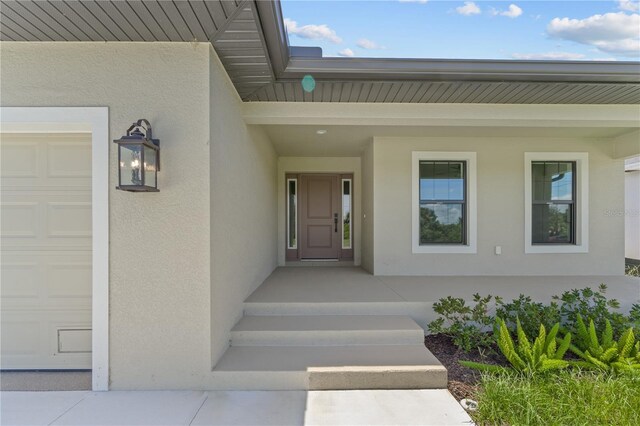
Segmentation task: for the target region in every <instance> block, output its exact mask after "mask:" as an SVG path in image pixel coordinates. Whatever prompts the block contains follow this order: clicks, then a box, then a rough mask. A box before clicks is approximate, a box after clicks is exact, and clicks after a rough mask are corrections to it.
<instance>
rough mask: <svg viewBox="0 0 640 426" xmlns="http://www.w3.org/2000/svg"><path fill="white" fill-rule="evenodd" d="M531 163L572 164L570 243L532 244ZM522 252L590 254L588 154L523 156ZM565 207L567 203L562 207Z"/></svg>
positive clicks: (558, 153) (548, 153)
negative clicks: (523, 215)
mask: <svg viewBox="0 0 640 426" xmlns="http://www.w3.org/2000/svg"><path fill="white" fill-rule="evenodd" d="M534 162H572V163H574V164H575V166H574V167H575V176H573V182H572V185H573V191H574V192H573V212H572V216H573V222H574V223H573V235H572V242H569V243H534V242H533V204H534V200H533V188H532V184H533V176H532V166H533V163H534ZM524 202H525V206H524V209H525V220H524V242H525V247H524V251H525V253H526V254H535V253H588V252H589V154H588V153H586V152H525V154H524ZM565 204H566V203H565Z"/></svg>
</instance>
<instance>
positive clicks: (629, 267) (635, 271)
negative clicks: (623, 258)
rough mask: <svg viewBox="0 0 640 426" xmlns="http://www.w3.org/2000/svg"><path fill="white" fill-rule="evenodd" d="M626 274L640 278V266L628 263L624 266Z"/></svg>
mask: <svg viewBox="0 0 640 426" xmlns="http://www.w3.org/2000/svg"><path fill="white" fill-rule="evenodd" d="M624 274H625V275H629V276H631V277H640V265H634V264H631V263H627V264H625V265H624Z"/></svg>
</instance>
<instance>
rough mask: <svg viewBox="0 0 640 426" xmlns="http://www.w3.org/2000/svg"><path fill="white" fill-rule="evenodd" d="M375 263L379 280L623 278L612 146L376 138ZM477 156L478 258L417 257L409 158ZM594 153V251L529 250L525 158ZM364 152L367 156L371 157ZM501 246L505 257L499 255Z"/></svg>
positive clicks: (618, 164) (617, 166) (620, 202)
mask: <svg viewBox="0 0 640 426" xmlns="http://www.w3.org/2000/svg"><path fill="white" fill-rule="evenodd" d="M373 150H374V161H373V162H374V164H373V170H374V182H373V187H374V210H375V218H374V232H375V241H374V263H375V273H376V275H420V274H424V275H589V274H595V275H607V274H608V275H620V274H623V272H624V271H623V263H624V242H623V241H624V240H623V239H624V221H623V218H622V217H615V216H613V215H607V214H606V211H607V210H609V209H624V194H623V191H624V173H623V163H622V161H621V160H614V159H612V158H611V156H612V147H611V144H610V143H608V142H607V141H598V140H592V139H549V138H545V139H539V138H493V139H491V138H375V140H374V146H373ZM413 151H472V152H477V171H478V177H477V194H478V211H477V218H478V227H477V229H478V249H477V254H413V253H412V247H411V232H412V231H411V205H412V203H411V153H412V152H413ZM529 151H546V152H548V151H560V152H588V153H589V170H590V175H589V184H590V186H589V197H590V205H589V216H590V221H589V222H590V223H589V225H590V226H589V240H590V244H589V253H584V254H525V253H524V232H525V230H524V153H525V152H529ZM365 155H366V153H365ZM495 246H501V247H502V255H496V254H494V251H495Z"/></svg>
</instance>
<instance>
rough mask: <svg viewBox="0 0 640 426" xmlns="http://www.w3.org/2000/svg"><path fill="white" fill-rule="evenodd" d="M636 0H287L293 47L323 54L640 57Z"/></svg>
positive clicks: (285, 11) (284, 2)
mask: <svg viewBox="0 0 640 426" xmlns="http://www.w3.org/2000/svg"><path fill="white" fill-rule="evenodd" d="M638 6H639V3H638V1H637V0H615V1H613V0H610V1H584V0H570V1H517V0H515V1H514V0H512V1H474V2H471V1H451V0H447V1H442V0H440V1H437V0H428V1H423V0H386V1H376V0H361V1H327V0H282V11H283V15H284V18H285V23H286V26H287V29H288V33H289V42H290V44H291V45H293V46H319V47H322V49H323V55H324V56H353V57H388V58H447V59H454V58H455V59H458V58H459V59H552V60H608V61H612V60H618V61H620V60H627V61H628V60H634V61H635V60H638V59H639V58H640V14H639V12H638V10H639V7H638Z"/></svg>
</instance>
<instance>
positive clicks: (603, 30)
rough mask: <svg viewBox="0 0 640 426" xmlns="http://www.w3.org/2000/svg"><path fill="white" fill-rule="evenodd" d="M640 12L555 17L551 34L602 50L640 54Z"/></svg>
mask: <svg viewBox="0 0 640 426" xmlns="http://www.w3.org/2000/svg"><path fill="white" fill-rule="evenodd" d="M638 28H640V15H638V14H626V13H624V12H618V13H606V14H604V15H593V16H590V17H588V18H585V19H569V18H554V19H553V20H551V22H550V23H549V25H547V33H548V34H549V35H550V36H552V37H555V38H559V39H564V40H570V41H574V42H576V43H580V44H585V45H589V46H595V47H596V48H598V50H600V51H601V52H606V53H611V54H616V55H621V56H640V34H639V32H638Z"/></svg>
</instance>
